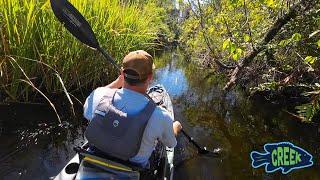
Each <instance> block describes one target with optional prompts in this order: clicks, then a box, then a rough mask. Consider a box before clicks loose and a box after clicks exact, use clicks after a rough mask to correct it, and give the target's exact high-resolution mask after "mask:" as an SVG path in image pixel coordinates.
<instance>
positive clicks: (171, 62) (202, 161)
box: [0, 51, 320, 179]
mask: <svg viewBox="0 0 320 180" xmlns="http://www.w3.org/2000/svg"><path fill="white" fill-rule="evenodd" d="M156 67H157V70H156V72H155V75H154V76H155V81H154V84H163V85H164V86H165V87H166V89H167V90H168V91H169V94H170V95H171V96H172V99H173V104H174V109H175V118H176V120H179V121H180V122H182V124H183V127H184V129H185V130H186V131H187V132H189V134H191V135H192V136H193V137H194V138H195V140H196V141H197V142H199V144H201V145H205V146H207V147H208V148H209V149H213V148H216V147H220V148H223V150H224V153H223V156H222V157H221V158H210V157H206V156H199V155H197V153H196V150H195V149H194V147H193V146H192V145H191V144H190V143H189V142H188V141H187V139H186V138H185V137H183V136H182V135H179V137H178V147H177V148H176V156H175V162H176V164H177V167H176V170H175V179H301V178H304V179H320V172H319V171H318V169H319V163H318V162H317V160H318V159H319V149H318V147H319V141H318V139H319V130H318V128H317V127H315V126H313V125H312V124H302V123H300V122H297V121H295V120H292V119H290V117H288V115H287V114H286V113H284V112H283V111H282V110H281V108H280V107H277V106H275V105H270V104H265V103H263V102H260V101H249V100H248V99H247V98H246V96H244V95H243V94H242V93H240V92H239V91H232V92H229V93H227V94H225V93H224V92H222V90H221V89H222V86H223V82H224V79H225V78H224V77H223V76H222V75H219V74H217V75H213V76H210V77H207V75H208V74H209V73H210V72H208V70H205V69H199V68H197V67H196V65H194V64H192V63H190V62H188V60H186V59H184V57H183V55H182V54H180V52H179V51H172V52H167V53H164V54H163V55H161V57H157V58H156ZM35 112H36V111H35ZM31 114H32V113H31ZM34 114H35V113H34ZM79 114H81V112H79ZM25 116H29V114H25ZM38 118H39V117H38ZM46 119H49V120H52V121H54V120H53V119H55V117H54V116H47V117H46ZM79 121H81V118H80V117H79ZM12 129H15V128H12ZM19 129H21V130H18V131H17V130H15V131H13V133H7V134H5V135H2V136H0V140H1V148H0V166H1V170H0V177H3V178H4V179H18V178H22V179H47V178H48V177H51V176H54V175H56V174H57V173H58V172H59V170H60V169H61V168H62V167H63V166H64V164H65V163H66V162H67V160H68V159H69V158H71V157H72V155H73V154H74V152H73V151H72V150H71V149H72V147H73V146H74V145H78V144H81V143H82V141H83V138H82V134H83V130H82V129H83V128H82V126H78V125H72V124H68V123H64V124H62V125H60V126H56V125H50V123H37V124H36V125H33V126H32V128H30V127H29V128H25V129H23V128H19ZM46 132H49V133H48V134H46ZM279 141H290V142H292V143H294V144H296V145H298V146H300V147H302V148H304V149H306V150H307V151H309V152H310V153H311V154H312V155H314V159H315V165H314V166H313V167H311V168H306V169H301V170H296V171H293V172H291V173H290V174H289V175H286V176H284V175H281V174H280V173H278V172H276V173H273V174H266V173H265V172H264V169H263V168H260V169H253V168H252V167H251V160H250V157H249V154H250V152H251V151H252V150H257V151H262V149H263V145H264V144H265V143H270V142H279ZM17 147H18V148H17ZM21 147H22V148H21ZM19 148H20V149H19ZM17 149H18V151H17ZM14 152H16V153H14ZM10 155H11V156H10Z"/></svg>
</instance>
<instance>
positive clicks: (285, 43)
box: [279, 39, 290, 47]
mask: <svg viewBox="0 0 320 180" xmlns="http://www.w3.org/2000/svg"><path fill="white" fill-rule="evenodd" d="M289 42H290V41H289V40H287V39H285V40H282V41H280V43H279V46H281V47H285V46H286V45H288V44H289Z"/></svg>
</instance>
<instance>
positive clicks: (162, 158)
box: [54, 85, 174, 180]
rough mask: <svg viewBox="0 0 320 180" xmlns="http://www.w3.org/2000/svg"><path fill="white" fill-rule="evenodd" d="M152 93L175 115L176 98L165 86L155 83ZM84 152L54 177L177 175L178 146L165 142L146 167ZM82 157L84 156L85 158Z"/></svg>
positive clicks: (169, 177) (153, 176)
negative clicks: (174, 100) (142, 167)
mask: <svg viewBox="0 0 320 180" xmlns="http://www.w3.org/2000/svg"><path fill="white" fill-rule="evenodd" d="M148 95H149V96H150V97H151V98H152V99H153V100H154V102H155V103H156V104H157V105H159V106H162V107H164V108H165V109H167V110H168V111H169V112H170V114H171V116H172V118H173V119H174V113H173V107H172V102H171V99H170V96H169V94H168V93H167V91H166V90H165V88H164V87H163V86H161V85H156V86H153V87H151V88H150V89H149V90H148ZM80 154H81V153H80ZM80 154H79V153H77V154H76V155H75V156H74V157H73V158H72V159H71V160H70V161H69V162H68V164H67V165H66V166H65V167H64V168H63V169H62V170H61V172H60V173H59V174H58V175H57V176H56V177H55V178H54V179H55V180H69V179H89V178H90V179H91V178H95V179H96V178H98V179H119V178H121V179H123V178H125V179H150V178H152V179H170V180H171V179H173V171H174V165H173V159H174V148H168V147H164V146H162V145H161V143H158V145H157V147H156V150H155V151H154V153H153V154H152V156H151V157H150V169H144V170H142V171H141V168H132V167H130V166H127V165H125V164H120V163H118V162H115V161H111V160H108V159H103V158H100V157H97V156H93V157H91V156H90V155H85V157H84V158H83V154H81V155H80ZM80 159H82V161H81V162H80ZM82 172H87V173H82ZM88 172H89V173H88Z"/></svg>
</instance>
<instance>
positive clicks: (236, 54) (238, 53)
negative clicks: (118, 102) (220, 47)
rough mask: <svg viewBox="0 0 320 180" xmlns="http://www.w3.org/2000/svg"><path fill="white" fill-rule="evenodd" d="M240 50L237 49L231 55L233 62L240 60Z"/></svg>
mask: <svg viewBox="0 0 320 180" xmlns="http://www.w3.org/2000/svg"><path fill="white" fill-rule="evenodd" d="M242 52H243V51H242V49H240V48H237V49H236V51H235V53H234V54H233V55H232V59H233V60H235V61H238V60H239V59H240V57H241V56H242Z"/></svg>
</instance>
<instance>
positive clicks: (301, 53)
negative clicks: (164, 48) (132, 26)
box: [179, 0, 320, 123]
mask: <svg viewBox="0 0 320 180" xmlns="http://www.w3.org/2000/svg"><path fill="white" fill-rule="evenodd" d="M319 2H320V1H319V0H301V1H298V0H294V1H274V0H261V1H247V0H220V1H208V2H202V1H199V0H194V1H192V0H188V1H185V2H181V3H180V5H179V6H180V7H181V9H182V10H181V11H182V12H184V16H185V19H184V20H183V22H182V23H181V34H180V43H181V45H182V46H183V47H184V48H183V49H185V52H186V53H187V54H189V55H190V57H197V58H195V59H196V60H195V61H197V62H198V64H200V65H201V66H204V67H206V68H208V69H211V70H212V73H211V75H215V74H217V73H222V74H225V75H227V76H228V79H229V80H228V81H227V82H225V87H224V89H225V90H226V91H229V90H231V89H232V88H234V87H235V86H236V89H240V90H242V91H245V92H248V94H249V96H262V97H264V98H265V100H267V101H269V102H270V103H277V104H282V105H283V106H282V107H283V108H288V112H289V111H290V112H289V113H290V114H291V115H293V116H292V117H293V118H296V119H299V120H301V121H303V122H317V123H319V122H320V121H319V120H320V84H319V83H320V29H319V27H320V18H319V17H320V16H319V15H320V11H319V8H320V3H319ZM208 77H210V75H208ZM292 101H294V103H292ZM292 106H293V107H292Z"/></svg>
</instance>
